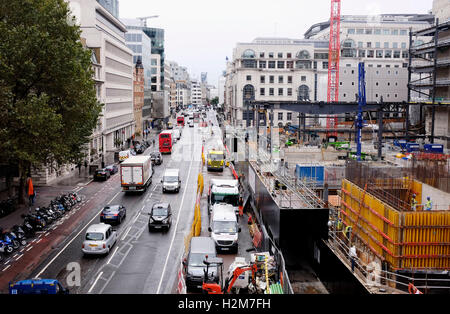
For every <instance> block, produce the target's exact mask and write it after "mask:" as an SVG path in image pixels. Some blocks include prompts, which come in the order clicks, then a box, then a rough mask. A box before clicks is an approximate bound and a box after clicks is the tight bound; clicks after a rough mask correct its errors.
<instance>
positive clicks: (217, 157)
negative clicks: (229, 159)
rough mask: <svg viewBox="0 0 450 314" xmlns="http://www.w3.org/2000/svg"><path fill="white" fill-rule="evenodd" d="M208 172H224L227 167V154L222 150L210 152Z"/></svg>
mask: <svg viewBox="0 0 450 314" xmlns="http://www.w3.org/2000/svg"><path fill="white" fill-rule="evenodd" d="M207 160H208V162H207V168H208V171H212V170H218V171H223V169H224V167H225V154H224V153H223V151H221V150H214V149H212V150H210V151H209V152H208V156H207Z"/></svg>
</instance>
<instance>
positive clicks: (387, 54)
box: [384, 50, 392, 58]
mask: <svg viewBox="0 0 450 314" xmlns="http://www.w3.org/2000/svg"><path fill="white" fill-rule="evenodd" d="M384 57H385V58H392V50H385V51H384Z"/></svg>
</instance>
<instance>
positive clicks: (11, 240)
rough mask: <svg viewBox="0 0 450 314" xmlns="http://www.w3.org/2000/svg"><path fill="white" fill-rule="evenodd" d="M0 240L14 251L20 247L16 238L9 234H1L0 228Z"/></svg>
mask: <svg viewBox="0 0 450 314" xmlns="http://www.w3.org/2000/svg"><path fill="white" fill-rule="evenodd" d="M0 239H1V240H2V241H4V242H5V243H6V244H8V245H11V246H12V247H13V249H14V250H16V249H18V248H19V247H20V242H19V241H18V240H17V238H16V237H15V236H13V235H12V234H11V233H9V232H3V230H2V229H1V228H0Z"/></svg>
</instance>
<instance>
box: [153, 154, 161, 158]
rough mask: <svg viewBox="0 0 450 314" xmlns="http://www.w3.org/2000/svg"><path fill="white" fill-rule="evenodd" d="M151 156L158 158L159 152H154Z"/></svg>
mask: <svg viewBox="0 0 450 314" xmlns="http://www.w3.org/2000/svg"><path fill="white" fill-rule="evenodd" d="M151 156H152V157H155V158H158V157H159V154H158V153H152V154H151Z"/></svg>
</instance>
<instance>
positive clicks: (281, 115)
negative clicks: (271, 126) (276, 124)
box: [278, 112, 283, 120]
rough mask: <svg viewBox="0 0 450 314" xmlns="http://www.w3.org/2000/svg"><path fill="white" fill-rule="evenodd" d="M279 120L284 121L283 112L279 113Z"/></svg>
mask: <svg viewBox="0 0 450 314" xmlns="http://www.w3.org/2000/svg"><path fill="white" fill-rule="evenodd" d="M278 120H283V113H282V112H278Z"/></svg>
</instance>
